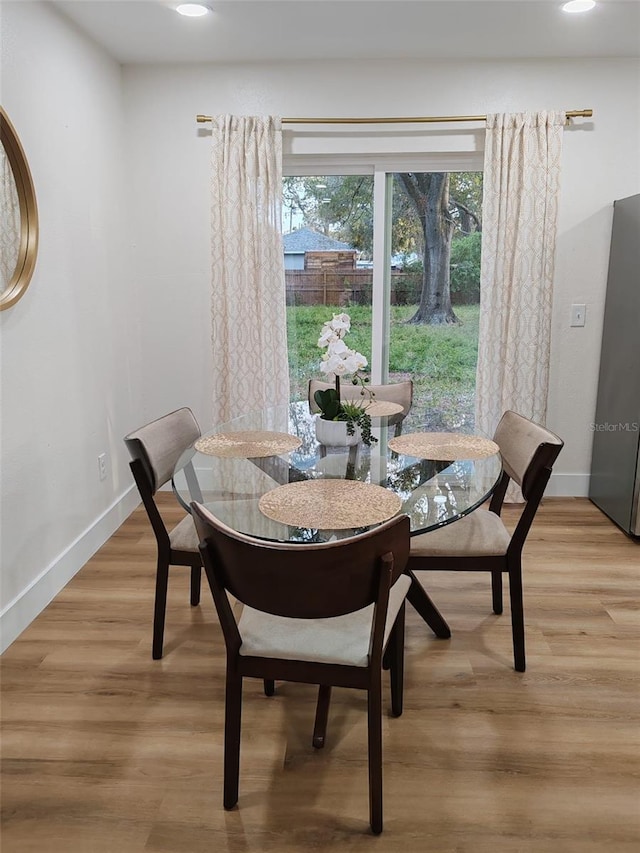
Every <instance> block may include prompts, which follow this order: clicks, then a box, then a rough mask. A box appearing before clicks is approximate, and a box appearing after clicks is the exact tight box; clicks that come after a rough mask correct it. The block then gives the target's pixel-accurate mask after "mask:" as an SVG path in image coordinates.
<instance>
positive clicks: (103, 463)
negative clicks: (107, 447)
mask: <svg viewBox="0 0 640 853" xmlns="http://www.w3.org/2000/svg"><path fill="white" fill-rule="evenodd" d="M98 474H99V475H100V479H101V480H106V479H107V454H106V453H101V454H100V455H99V456H98Z"/></svg>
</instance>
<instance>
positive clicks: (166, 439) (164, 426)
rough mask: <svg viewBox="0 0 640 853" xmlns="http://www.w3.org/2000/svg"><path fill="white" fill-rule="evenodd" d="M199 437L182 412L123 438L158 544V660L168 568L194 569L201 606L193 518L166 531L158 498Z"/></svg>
mask: <svg viewBox="0 0 640 853" xmlns="http://www.w3.org/2000/svg"><path fill="white" fill-rule="evenodd" d="M199 437H200V427H199V426H198V422H197V421H196V419H195V417H194V416H193V413H192V411H191V409H187V408H183V409H178V410H177V411H175V412H171V413H170V414H168V415H164V417H161V418H158V420H155V421H152V422H151V423H149V424H146V426H143V427H140V429H137V430H135V431H134V432H132V433H129V435H127V436H125V439H124V442H125V444H126V445H127V448H128V449H129V453H130V454H131V457H132V461H131V462H130V467H131V471H132V473H133V477H134V480H135V481H136V485H137V486H138V491H139V492H140V497H141V498H142V502H143V504H144V507H145V509H146V511H147V515H148V516H149V521H150V522H151V526H152V528H153V532H154V533H155V537H156V542H157V545H158V564H157V570H156V598H155V606H154V616H153V644H152V655H153V658H154V659H156V660H157V659H158V658H161V657H162V644H163V636H164V621H165V612H166V607H167V585H168V582H169V566H191V604H192V605H193V606H196V605H197V604H199V603H200V577H201V568H202V559H201V556H200V551H199V549H198V537H197V535H196V530H195V527H194V525H193V519H192V518H191V516H190V515H185V517H184V518H183V519H182V520H181V521H180V522H179V523H178V524H177V525H176V526H175V527H174V528H173V530H171V531H168V530H167V528H166V525H165V523H164V521H163V520H162V516H161V515H160V512H159V510H158V507H157V505H156V502H155V500H154V495H155V493H156V492H157V491H158V489H159V488H160V487H161V486H163V485H164V484H165V483H166V482H168V481H169V480H170V479H171V478H172V476H173V473H174V468H175V466H176V464H177V462H178V459H179V458H180V456H181V455H182V454H183V452H184V451H185V450H186V449H187V448H188V447H190V446H191V445H192V444H193V443H194V441H196V439H198V438H199Z"/></svg>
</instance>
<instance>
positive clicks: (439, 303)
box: [409, 172, 459, 325]
mask: <svg viewBox="0 0 640 853" xmlns="http://www.w3.org/2000/svg"><path fill="white" fill-rule="evenodd" d="M413 177H414V178H415V179H417V183H418V188H419V189H422V192H423V195H424V203H423V209H424V215H423V216H422V217H421V222H422V228H423V231H424V275H423V281H422V293H421V294H420V304H419V306H418V310H417V311H416V313H415V314H414V315H413V317H412V318H411V319H410V320H409V322H410V323H429V324H431V325H442V324H445V323H458V322H459V320H458V318H457V317H456V315H455V314H454V312H453V308H452V307H451V282H450V277H449V264H450V260H451V238H452V235H453V228H454V224H453V221H452V219H451V216H450V214H449V175H448V174H447V173H446V172H434V173H432V174H427V175H420V176H413ZM420 178H426V179H427V180H426V181H425V182H424V183H423V186H422V187H420V183H421V182H420Z"/></svg>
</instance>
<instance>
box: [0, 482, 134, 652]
mask: <svg viewBox="0 0 640 853" xmlns="http://www.w3.org/2000/svg"><path fill="white" fill-rule="evenodd" d="M139 503H140V495H139V493H138V490H137V489H136V487H135V486H134V485H131V486H130V487H129V488H128V489H127V491H126V492H124V494H123V495H121V496H120V497H119V498H118V499H117V500H115V501H114V502H113V503H112V504H111V506H110V507H109V508H108V509H106V510H105V511H104V512H103V513H102V515H101V516H99V517H98V518H97V519H96V520H95V521H94V522H93V524H91V525H90V526H89V527H88V528H87V529H86V530H85V531H83V532H82V533H81V534H80V536H78V537H77V539H75V540H74V541H73V542H72V543H71V544H70V545H69V546H68V547H67V548H65V550H64V551H63V552H62V554H60V556H59V557H56V559H55V560H54V561H53V562H52V563H50V565H48V566H47V568H46V569H44V571H42V572H41V573H40V575H38V577H37V578H35V580H33V581H32V582H31V583H30V584H29V586H28V587H27V588H26V589H25V590H23V591H22V592H21V593H20V595H18V596H17V597H16V598H14V600H13V601H11V602H9V604H7V606H6V607H5V608H4V610H3V611H2V613H0V652H4V650H5V649H6V648H7V647H8V646H10V645H11V643H12V642H13V641H14V640H15V639H16V638H17V637H18V636H19V635H20V634H21V633H22V632H23V631H24V630H25V628H27V627H28V626H29V625H30V624H31V622H33V620H34V619H35V618H36V616H37V615H38V614H39V613H41V612H42V611H43V610H44V608H45V607H46V606H47V604H49V602H50V601H52V600H53V599H54V598H55V596H56V595H57V594H58V593H59V592H60V590H61V589H63V588H64V586H65V585H66V584H67V583H68V582H69V581H70V580H71V578H72V577H73V576H74V575H75V574H76V572H78V571H79V570H80V569H81V568H82V567H83V566H84V564H85V563H86V562H87V560H89V559H90V558H91V557H92V556H93V555H94V554H95V553H96V551H97V550H98V549H99V548H100V547H102V545H104V543H105V542H106V541H107V539H108V538H109V537H110V536H111V535H112V534H113V533H115V531H116V530H117V529H118V527H120V525H121V524H122V522H123V521H124V520H125V519H126V518H128V516H129V515H131V513H132V512H133V510H134V509H135V508H136V507H137V506H138V504H139Z"/></svg>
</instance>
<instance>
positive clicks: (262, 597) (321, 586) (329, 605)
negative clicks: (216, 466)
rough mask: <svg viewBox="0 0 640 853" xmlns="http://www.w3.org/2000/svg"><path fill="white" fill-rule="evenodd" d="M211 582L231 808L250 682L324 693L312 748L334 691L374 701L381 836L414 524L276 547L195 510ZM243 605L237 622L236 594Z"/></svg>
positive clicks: (394, 523)
mask: <svg viewBox="0 0 640 853" xmlns="http://www.w3.org/2000/svg"><path fill="white" fill-rule="evenodd" d="M191 506H192V511H193V517H194V521H195V523H196V527H197V529H198V533H199V536H200V540H201V544H200V549H201V551H202V557H203V562H204V568H205V571H206V574H207V579H208V581H209V585H210V587H211V592H212V595H213V600H214V602H215V606H216V609H217V611H218V616H219V619H220V624H221V625H222V630H223V633H224V638H225V644H226V649H227V682H226V702H225V734H224V800H223V802H224V807H225V808H227V809H230V808H233V807H234V806H235V804H236V803H237V801H238V785H239V761H240V718H241V707H242V679H243V677H254V678H262V679H265V680H273V679H278V680H282V681H298V682H304V683H307V684H318V685H320V686H319V690H318V705H317V709H316V721H315V728H314V736H313V745H314V746H315V747H322V746H323V745H324V741H325V733H326V725H327V716H328V712H329V703H330V697H331V686H332V685H335V686H339V687H355V688H359V689H361V690H366V691H367V695H368V744H369V812H370V823H371V828H372V830H373V832H374V833H376V834H378V833H380V832H381V831H382V658H383V655H384V656H385V664H386V663H388V665H389V669H390V680H391V708H392V713H393V715H394V716H399V715H400V714H401V713H402V680H403V659H404V600H405V595H406V593H407V590H408V589H409V586H410V583H411V581H410V580H409V578H408V577H407V576H406V575H404V574H403V571H404V568H405V565H406V561H407V556H408V553H409V519H408V518H407V516H400V517H398V518H394V519H392V520H391V521H388V522H386V523H385V524H382V525H380V526H379V527H377V528H375V529H374V530H372V531H368V532H367V533H363V534H360V535H359V536H354V537H351V538H348V539H341V540H337V541H333V542H324V543H321V544H308V545H300V544H291V543H280V542H268V541H265V540H260V539H254V538H252V537H250V536H245V535H243V534H241V533H236V532H235V531H233V530H231V529H230V528H228V527H226V525H224V524H222V523H221V522H219V521H218V520H217V519H216V518H214V517H213V516H212V515H211V513H210V512H209V511H208V510H207V509H205V507H204V506H202V505H201V504H198V503H193V504H192V505H191ZM228 592H229V593H230V594H231V595H232V596H234V598H236V599H237V600H238V601H240V602H242V603H243V604H244V608H243V610H242V615H241V616H240V619H239V620H236V617H235V616H234V613H233V610H232V608H231V605H230V602H229V598H228V595H227V593H228Z"/></svg>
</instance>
